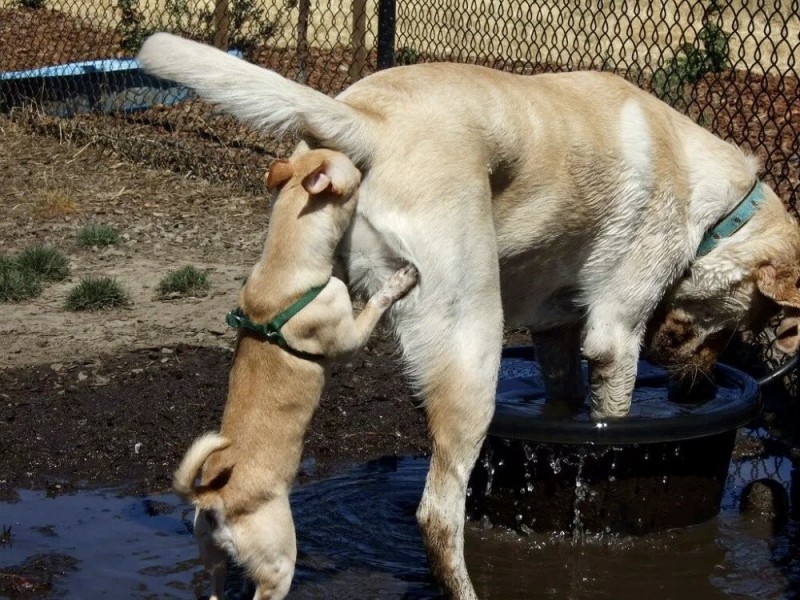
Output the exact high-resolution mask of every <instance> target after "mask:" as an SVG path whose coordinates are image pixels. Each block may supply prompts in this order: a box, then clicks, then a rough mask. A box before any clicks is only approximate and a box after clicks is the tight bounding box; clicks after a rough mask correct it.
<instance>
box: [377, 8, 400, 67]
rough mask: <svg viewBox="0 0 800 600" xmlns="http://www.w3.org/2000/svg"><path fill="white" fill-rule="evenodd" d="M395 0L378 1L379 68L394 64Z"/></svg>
mask: <svg viewBox="0 0 800 600" xmlns="http://www.w3.org/2000/svg"><path fill="white" fill-rule="evenodd" d="M395 8H396V4H395V0H379V1H378V69H388V68H389V67H392V66H394V20H395Z"/></svg>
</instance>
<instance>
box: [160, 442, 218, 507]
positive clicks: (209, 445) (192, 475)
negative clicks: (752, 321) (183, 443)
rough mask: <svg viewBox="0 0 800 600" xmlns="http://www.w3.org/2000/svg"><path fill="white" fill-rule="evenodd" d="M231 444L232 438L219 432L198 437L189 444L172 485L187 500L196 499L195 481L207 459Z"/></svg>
mask: <svg viewBox="0 0 800 600" xmlns="http://www.w3.org/2000/svg"><path fill="white" fill-rule="evenodd" d="M230 445H231V442H230V440H228V439H227V438H224V437H222V436H221V435H219V434H218V433H206V434H205V435H201V436H200V437H199V438H197V439H196V440H195V441H194V442H193V443H192V445H191V446H189V449H188V450H187V451H186V454H185V455H184V457H183V460H182V461H181V464H180V466H179V467H178V470H177V471H175V474H174V475H173V476H172V487H173V488H174V489H175V492H176V493H178V494H179V495H180V496H181V497H182V498H184V499H186V500H189V501H191V500H194V498H195V496H196V493H197V490H196V488H195V485H194V481H195V479H196V478H197V474H198V473H199V472H200V469H201V468H202V467H203V464H204V463H205V462H206V459H207V458H208V457H209V456H210V455H211V454H213V453H214V452H217V451H218V450H222V449H224V448H227V447H228V446H230Z"/></svg>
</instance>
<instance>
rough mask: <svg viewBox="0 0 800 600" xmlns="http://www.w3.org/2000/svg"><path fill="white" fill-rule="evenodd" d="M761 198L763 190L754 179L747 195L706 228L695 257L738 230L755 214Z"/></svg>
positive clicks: (759, 183)
mask: <svg viewBox="0 0 800 600" xmlns="http://www.w3.org/2000/svg"><path fill="white" fill-rule="evenodd" d="M763 200H764V192H763V191H762V190H761V182H760V181H756V182H755V183H754V184H753V187H752V188H750V191H749V192H748V193H747V196H745V197H744V200H742V201H741V202H740V203H739V204H737V205H736V208H734V209H733V210H732V211H731V212H729V213H728V214H727V215H725V217H723V218H722V220H721V221H719V223H717V224H716V225H714V227H712V228H711V229H709V230H708V232H707V233H706V235H705V237H704V238H703V241H702V242H700V247H699V248H698V249H697V257H698V258H700V257H701V256H705V255H706V254H708V253H709V252H711V251H712V250H713V249H714V248H716V247H717V244H718V243H719V242H720V240H722V239H724V238H727V237H731V236H732V235H733V234H734V233H736V232H737V231H739V229H741V228H742V226H743V225H744V224H745V223H747V222H748V221H749V220H750V219H751V218H752V216H753V215H754V214H756V211H757V210H758V207H759V205H760V204H761V202H762V201H763Z"/></svg>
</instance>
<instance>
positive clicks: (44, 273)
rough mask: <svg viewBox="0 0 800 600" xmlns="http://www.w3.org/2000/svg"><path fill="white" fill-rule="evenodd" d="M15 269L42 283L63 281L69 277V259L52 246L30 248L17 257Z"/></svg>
mask: <svg viewBox="0 0 800 600" xmlns="http://www.w3.org/2000/svg"><path fill="white" fill-rule="evenodd" d="M14 262H15V263H16V266H17V268H18V269H19V270H20V271H22V272H23V273H26V274H28V275H30V276H32V277H35V278H38V279H41V280H43V281H63V280H64V279H66V278H67V277H69V259H68V258H67V257H66V256H65V255H64V254H63V253H62V252H61V251H60V250H58V249H57V248H54V247H53V246H47V245H42V246H31V247H29V248H25V249H24V250H23V251H22V252H20V253H19V254H18V255H17V258H16V260H15V261H14Z"/></svg>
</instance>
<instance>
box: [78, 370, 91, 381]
mask: <svg viewBox="0 0 800 600" xmlns="http://www.w3.org/2000/svg"><path fill="white" fill-rule="evenodd" d="M87 379H89V376H88V375H87V374H86V373H84V372H83V371H78V381H86V380H87Z"/></svg>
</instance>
